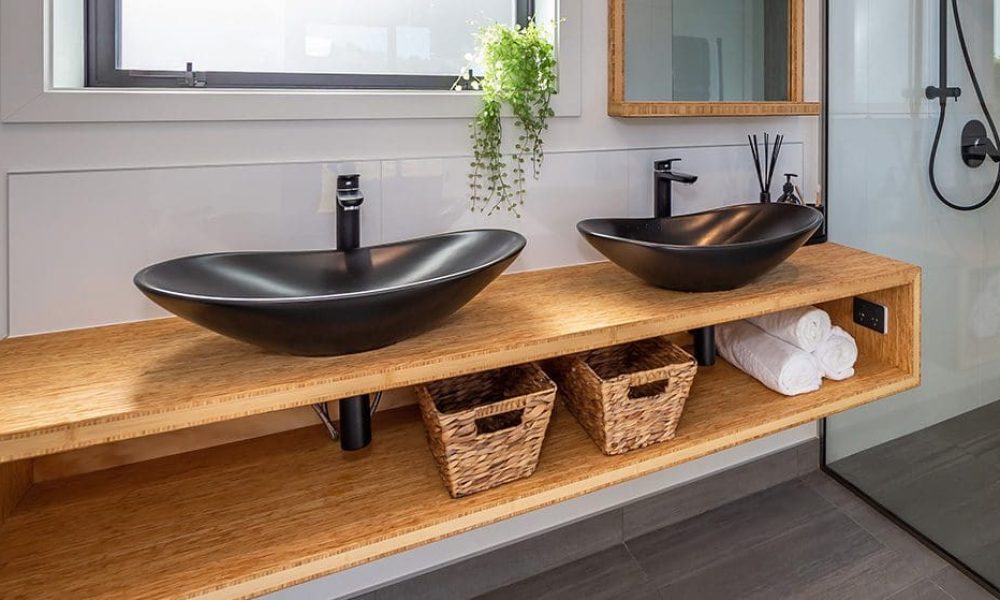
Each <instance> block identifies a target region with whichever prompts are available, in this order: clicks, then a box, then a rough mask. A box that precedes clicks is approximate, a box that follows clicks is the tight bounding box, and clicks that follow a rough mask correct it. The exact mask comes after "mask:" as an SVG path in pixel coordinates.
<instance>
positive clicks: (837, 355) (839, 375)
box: [813, 326, 858, 381]
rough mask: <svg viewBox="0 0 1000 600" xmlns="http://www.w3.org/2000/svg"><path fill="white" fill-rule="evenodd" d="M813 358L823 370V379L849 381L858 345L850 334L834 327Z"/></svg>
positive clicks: (856, 357) (852, 374)
mask: <svg viewBox="0 0 1000 600" xmlns="http://www.w3.org/2000/svg"><path fill="white" fill-rule="evenodd" d="M813 356H815V357H816V360H817V361H818V362H819V366H820V368H821V369H822V370H823V377H826V378H827V379H832V380H833V381H843V380H845V379H850V378H851V377H854V365H855V364H856V363H857V362H858V343H857V342H856V341H854V338H853V337H851V334H849V333H847V332H846V331H844V330H843V329H841V328H840V327H836V326H835V327H834V328H833V329H831V330H830V335H829V336H828V337H827V338H826V340H825V341H824V342H823V343H822V344H820V345H819V348H817V349H816V351H815V352H813Z"/></svg>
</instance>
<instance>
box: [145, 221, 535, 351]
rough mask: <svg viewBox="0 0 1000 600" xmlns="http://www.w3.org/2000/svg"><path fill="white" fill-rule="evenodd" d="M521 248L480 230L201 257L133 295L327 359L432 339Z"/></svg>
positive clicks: (209, 324)
mask: <svg viewBox="0 0 1000 600" xmlns="http://www.w3.org/2000/svg"><path fill="white" fill-rule="evenodd" d="M525 244H526V241H525V239H524V237H523V236H521V235H519V234H517V233H514V232H511V231H503V230H477V231H463V232H458V233H448V234H443V235H438V236H433V237H427V238H421V239H416V240H410V241H405V242H399V243H395V244H386V245H383V246H373V247H370V248H359V249H357V250H348V251H333V250H326V251H306V252H239V253H222V254H207V255H203V256H191V257H187V258H180V259H177V260H171V261H168V262H164V263H160V264H157V265H153V266H151V267H148V268H146V269H144V270H142V271H140V272H139V273H138V274H137V275H136V276H135V285H136V286H137V287H138V288H139V289H140V290H141V291H142V292H143V293H144V294H145V295H146V296H147V297H149V298H150V299H151V300H152V301H153V302H155V303H157V304H159V305H160V306H162V307H163V308H165V309H167V310H168V311H170V312H172V313H174V314H175V315H177V316H179V317H183V318H184V319H187V320H189V321H192V322H194V323H197V324H198V325H201V326H203V327H206V328H208V329H211V330H213V331H215V332H218V333H221V334H222V335H225V336H228V337H231V338H235V339H237V340H242V341H244V342H248V343H251V344H255V345H257V346H260V347H262V348H266V349H268V350H273V351H277V352H283V353H288V354H297V355H304V356H334V355H339V354H350V353H354V352H364V351H366V350H373V349H375V348H381V347H384V346H388V345H390V344H393V343H395V342H398V341H401V340H404V339H406V338H409V337H412V336H415V335H418V334H420V333H423V332H425V331H427V330H428V329H431V328H432V327H434V326H435V325H436V324H437V323H439V322H440V321H441V320H442V319H444V318H445V317H447V316H449V315H451V314H452V313H454V312H455V311H457V310H458V309H460V308H462V306H464V305H465V304H466V303H468V302H469V301H470V300H472V298H474V297H475V296H476V295H477V294H478V293H479V292H481V291H482V290H483V288H485V287H486V286H487V285H489V284H490V282H492V281H493V280H494V279H496V278H497V277H498V276H500V274H501V273H503V272H504V271H505V270H506V269H507V267H509V266H510V264H511V263H512V262H514V259H515V258H517V256H518V255H519V254H520V253H521V251H522V250H523V249H524V246H525Z"/></svg>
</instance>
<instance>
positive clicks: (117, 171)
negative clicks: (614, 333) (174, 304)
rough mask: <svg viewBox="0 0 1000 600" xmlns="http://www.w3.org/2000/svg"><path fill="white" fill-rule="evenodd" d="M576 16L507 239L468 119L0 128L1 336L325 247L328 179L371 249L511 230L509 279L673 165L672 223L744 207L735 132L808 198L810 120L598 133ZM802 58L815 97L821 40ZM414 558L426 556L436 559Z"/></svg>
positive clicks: (697, 468)
mask: <svg viewBox="0 0 1000 600" xmlns="http://www.w3.org/2000/svg"><path fill="white" fill-rule="evenodd" d="M583 5H584V13H583V18H582V21H583V22H582V28H583V39H584V44H583V49H582V57H581V59H582V63H583V83H582V90H583V92H582V94H583V95H582V115H581V116H579V117H571V118H559V119H556V120H555V122H554V123H553V125H552V130H551V132H550V135H549V136H548V145H547V148H548V159H547V162H546V165H545V171H544V175H543V177H542V179H541V181H539V182H537V183H533V184H532V186H531V190H530V196H529V201H528V202H529V203H528V206H527V207H526V209H525V213H524V218H523V219H522V220H521V221H519V222H515V221H512V220H502V219H494V220H485V219H479V218H476V217H475V216H473V215H471V214H470V213H469V212H468V210H467V204H466V200H465V197H466V196H465V189H464V185H465V175H466V166H467V162H468V161H467V158H464V157H465V156H466V155H467V153H468V144H469V142H468V131H467V121H466V120H465V119H428V120H416V119H412V120H406V119H397V120H391V121H388V120H387V121H374V120H367V121H366V120H356V121H348V120H339V121H269V122H238V121H237V122H201V123H185V122H172V123H170V122H164V123H79V124H9V123H8V124H0V174H2V175H3V176H5V179H6V180H7V185H6V186H2V187H0V316H3V315H8V313H9V319H8V318H0V336H2V335H4V334H6V333H7V332H8V331H10V332H11V333H13V334H16V335H23V334H28V333H37V332H41V331H50V330H57V329H65V328H73V327H82V326H89V325H94V324H98V323H107V322H116V321H127V320H133V319H143V318H149V317H153V316H157V315H158V314H159V313H158V312H157V311H156V310H155V309H154V308H153V307H151V306H150V305H148V304H146V303H145V301H144V300H142V299H141V298H140V297H139V296H138V295H137V294H136V293H135V292H134V291H133V290H132V289H131V284H130V282H129V277H130V275H131V274H132V272H134V270H135V269H136V268H138V267H140V266H142V265H144V264H146V263H148V262H150V261H153V260H158V259H160V258H166V257H170V256H176V255H181V254H187V253H193V252H200V251H209V250H218V249H226V248H248V247H256V248H276V247H288V246H294V247H303V248H304V247H315V246H322V245H328V244H329V243H330V241H331V240H332V238H331V236H332V230H333V227H332V219H331V216H330V213H329V212H328V204H325V202H326V200H324V188H323V185H324V183H323V182H324V180H325V178H326V180H327V181H328V178H329V176H330V174H331V173H335V172H338V171H341V170H354V169H357V170H359V171H361V172H362V173H363V174H364V182H365V187H366V194H367V195H368V196H369V203H368V204H367V205H366V209H365V210H366V213H365V222H366V226H367V227H368V229H366V231H365V235H366V239H368V240H369V241H372V242H373V241H376V240H389V239H397V238H400V237H406V236H410V235H417V234H421V233H430V232H435V231H441V230H445V229H454V228H462V227H470V226H505V227H514V228H517V229H520V230H521V231H524V232H526V233H527V234H528V237H529V244H530V246H529V247H530V250H529V251H528V252H527V253H526V254H525V256H524V258H523V259H522V260H521V262H520V263H519V268H539V267H545V266H553V265H557V264H567V263H573V262H579V261H586V260H594V259H596V258H597V257H596V255H594V254H593V252H592V251H590V250H589V249H588V248H587V247H586V246H585V245H584V244H583V243H582V242H581V241H580V240H579V239H578V237H577V236H576V234H575V232H574V224H575V222H576V220H578V219H580V218H583V217H585V216H586V217H589V216H596V215H600V214H632V215H639V214H648V212H647V211H649V210H650V209H649V206H650V204H649V202H651V200H650V199H651V196H652V188H651V186H652V181H651V177H650V165H651V162H652V160H653V159H654V158H664V157H671V156H680V157H683V158H684V159H685V163H683V164H682V165H681V167H680V168H683V170H685V171H690V172H693V173H696V174H698V175H701V176H702V180H701V181H699V183H698V184H697V185H696V186H694V187H691V188H679V190H678V197H677V200H676V206H677V207H678V210H679V211H691V210H695V209H698V208H706V207H712V206H719V205H722V204H728V203H735V202H743V201H747V200H750V199H752V198H753V197H755V196H754V195H753V186H754V185H755V183H754V181H753V175H752V170H751V169H752V167H751V161H750V156H749V151H748V150H746V149H744V148H743V147H742V144H743V140H745V139H746V134H747V133H749V132H763V131H765V130H766V131H770V132H772V133H777V132H782V133H785V134H786V135H787V136H788V140H789V142H790V143H791V144H790V145H789V146H788V149H787V154H786V155H785V160H786V161H788V163H787V167H788V168H795V169H800V170H801V171H804V173H803V174H804V175H805V189H812V188H814V187H815V181H816V178H817V175H818V174H817V172H816V167H815V165H814V164H813V162H812V161H813V160H814V159H815V157H816V156H817V149H816V139H817V133H816V131H817V127H818V122H817V120H816V119H815V118H770V119H765V118H758V119H751V118H741V119H725V118H723V119H711V120H698V119H677V120H667V119H663V120H635V121H626V120H618V119H613V118H610V117H608V116H607V112H606V97H607V93H606V92H607V90H606V77H607V75H606V48H605V40H606V39H607V37H606V33H607V31H606V27H607V15H606V3H605V2H600V1H597V0H586V1H585V2H584V3H583ZM818 14H819V11H818V2H815V3H811V4H810V12H809V17H810V19H811V20H812V19H816V18H818ZM814 27H815V24H814V23H813V24H811V25H810V29H811V30H812V29H813V28H814ZM40 45H41V44H39V46H40ZM808 52H809V55H810V57H812V58H811V63H810V69H809V70H808V71H807V76H808V77H809V78H810V81H812V82H813V83H814V88H815V82H817V81H818V75H817V73H816V69H815V67H816V66H817V65H818V37H817V38H815V39H811V40H810V41H809V50H808ZM811 96H812V98H813V99H815V98H816V96H817V92H816V90H815V89H814V90H813V93H812V94H811ZM792 142H794V143H792ZM803 142H804V143H805V145H803ZM805 157H810V162H809V163H807V164H803V163H804V160H805ZM782 168H785V167H782ZM324 173H326V175H324ZM8 176H9V177H8ZM8 212H9V214H10V219H11V222H10V223H9V226H8V223H7V215H8ZM8 243H9V247H10V253H9V256H8V253H7V250H8ZM8 264H9V266H10V269H9V281H10V285H9V286H6V285H5V283H6V282H7V281H8ZM8 300H9V302H8ZM813 435H814V428H800V429H799V430H796V431H792V432H787V433H785V434H782V435H779V436H775V437H773V438H771V439H770V440H768V441H767V442H766V443H765V444H764V445H763V446H762V445H760V444H758V445H751V446H746V447H742V448H738V449H734V450H733V451H731V452H728V453H726V454H725V455H724V457H723V458H722V459H716V460H714V461H709V462H701V463H696V464H694V465H692V466H689V467H687V468H685V469H682V470H678V471H671V472H669V473H667V474H665V475H664V477H666V478H667V479H670V478H671V477H673V478H674V479H670V481H671V482H672V483H677V481H682V480H688V479H690V478H693V477H696V476H699V475H701V474H704V473H706V472H709V471H712V470H715V469H718V468H721V467H724V466H725V465H731V464H735V463H738V462H742V461H746V460H750V459H752V458H754V457H755V456H759V455H761V454H762V453H764V452H769V451H772V450H774V449H778V448H781V447H784V446H787V445H790V444H794V443H798V442H800V441H802V440H803V439H806V438H809V437H812V436H813ZM719 460H722V462H721V463H720V462H719ZM678 478H679V479H678ZM646 493H648V492H646ZM544 515H548V516H544ZM544 515H543V516H542V517H538V518H536V519H534V520H532V519H527V520H525V521H524V523H527V525H524V526H511V529H509V530H506V531H507V532H508V533H509V534H510V535H515V536H522V535H527V534H528V533H530V532H531V531H538V530H542V529H545V528H547V527H550V526H552V525H553V524H556V523H558V522H560V520H561V518H560V517H559V515H560V509H559V507H556V508H553V509H551V511H548V512H546V513H545V514H544ZM501 529H502V528H501ZM477 534H478V532H473V533H471V534H468V536H471V537H463V538H462V539H463V540H464V541H463V542H462V544H465V546H464V547H469V546H471V547H485V546H488V545H490V544H492V543H495V541H490V540H491V539H493V538H490V537H489V533H488V532H487V533H485V534H483V535H484V536H485V537H481V538H477V537H476V535H477ZM428 553H429V554H427V555H425V557H426V556H434V549H433V547H432V548H431V549H430V550H428ZM421 564H422V565H424V566H426V565H425V564H424V563H421ZM393 565H395V566H393ZM413 568H414V567H413V565H412V564H411V565H409V566H407V565H405V564H404V565H403V566H399V564H398V561H397V563H392V564H386V565H383V566H382V567H381V568H376V569H374V570H371V569H370V570H368V571H365V573H368V574H371V573H373V571H374V572H375V573H377V575H374V574H372V575H368V576H370V577H381V578H382V579H383V580H389V579H392V578H394V577H397V576H399V575H400V574H405V572H407V569H410V571H412V570H413ZM421 568H423V567H421ZM369 583H371V581H369Z"/></svg>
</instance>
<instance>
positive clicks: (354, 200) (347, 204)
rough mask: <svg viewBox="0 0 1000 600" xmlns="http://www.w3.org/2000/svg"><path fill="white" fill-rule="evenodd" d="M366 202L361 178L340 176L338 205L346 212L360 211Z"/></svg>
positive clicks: (358, 176)
mask: <svg viewBox="0 0 1000 600" xmlns="http://www.w3.org/2000/svg"><path fill="white" fill-rule="evenodd" d="M364 201H365V197H364V195H362V194H361V176H360V175H357V174H354V175H340V176H339V177H337V203H338V204H340V206H341V207H343V208H344V209H346V210H358V209H359V208H361V203H362V202H364Z"/></svg>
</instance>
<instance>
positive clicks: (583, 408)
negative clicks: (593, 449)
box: [547, 338, 698, 455]
mask: <svg viewBox="0 0 1000 600" xmlns="http://www.w3.org/2000/svg"><path fill="white" fill-rule="evenodd" d="M547 367H548V368H549V371H550V373H551V374H552V376H553V378H554V379H555V381H556V383H558V385H559V388H560V391H561V392H562V396H563V399H564V401H565V402H566V406H567V407H568V408H569V410H570V412H571V413H573V416H575V417H576V419H577V421H579V422H580V424H581V425H582V426H583V428H584V429H585V430H586V431H587V433H588V434H589V435H590V437H591V439H593V440H594V442H595V443H596V444H597V446H598V447H599V448H600V449H601V450H602V451H603V452H604V453H605V454H609V455H613V454H624V453H626V452H628V451H630V450H636V449H638V448H643V447H645V446H649V445H650V444H655V443H657V442H663V441H666V440H669V439H673V437H674V434H675V433H676V431H677V424H678V422H680V419H681V413H682V412H683V411H684V402H685V401H686V400H687V397H688V394H689V393H690V392H691V384H692V382H693V381H694V375H695V372H696V371H697V369H698V365H697V363H696V362H695V360H694V358H692V357H691V356H690V355H689V354H687V353H686V352H684V351H683V350H681V349H680V348H679V347H678V346H677V345H675V344H673V343H671V342H670V341H668V340H667V339H666V338H654V339H650V340H642V341H639V342H635V343H631V344H623V345H620V346H613V347H611V348H603V349H600V350H595V351H592V352H586V353H584V354H578V355H575V356H568V357H563V358H558V359H555V360H553V361H551V362H550V363H549V364H548V365H547Z"/></svg>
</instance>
